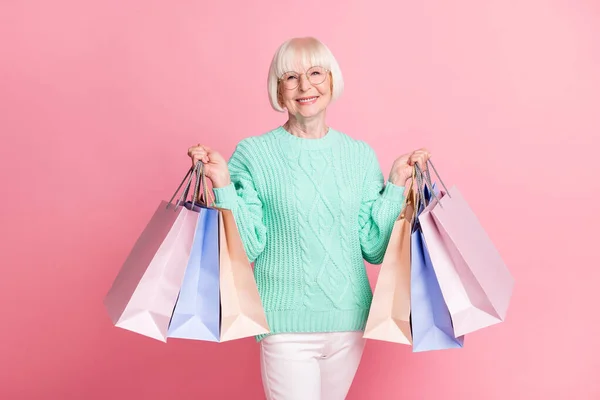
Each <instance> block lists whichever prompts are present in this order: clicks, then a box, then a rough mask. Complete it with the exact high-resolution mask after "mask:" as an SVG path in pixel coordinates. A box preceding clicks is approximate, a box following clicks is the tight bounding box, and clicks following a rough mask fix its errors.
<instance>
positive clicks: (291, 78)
mask: <svg viewBox="0 0 600 400" xmlns="http://www.w3.org/2000/svg"><path fill="white" fill-rule="evenodd" d="M281 82H282V83H283V87H284V88H286V89H290V90H291V89H295V88H296V86H298V82H299V78H298V74H297V73H295V72H286V73H285V74H283V76H282V77H281Z"/></svg>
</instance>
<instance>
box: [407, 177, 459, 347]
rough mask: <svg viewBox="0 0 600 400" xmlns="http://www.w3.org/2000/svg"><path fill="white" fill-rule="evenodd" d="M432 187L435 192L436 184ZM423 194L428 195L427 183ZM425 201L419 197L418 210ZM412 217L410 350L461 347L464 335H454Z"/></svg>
mask: <svg viewBox="0 0 600 400" xmlns="http://www.w3.org/2000/svg"><path fill="white" fill-rule="evenodd" d="M433 190H434V191H435V192H436V194H437V190H436V188H435V185H434V186H433ZM423 192H424V197H425V200H426V201H428V200H429V199H430V197H431V194H430V192H429V191H428V190H427V187H425V188H424V190H423ZM424 208H425V205H424V204H423V202H422V201H421V204H420V207H419V210H418V211H417V213H418V214H420V213H421V212H422V211H423V209H424ZM418 214H417V217H416V218H415V222H414V225H413V229H412V233H411V271H410V272H411V282H410V284H411V287H410V292H411V293H410V301H411V328H412V336H413V346H412V347H413V352H421V351H429V350H443V349H451V348H461V347H463V344H464V336H459V337H458V338H456V337H454V329H453V327H452V319H451V317H450V311H449V310H448V307H447V306H446V302H445V300H444V297H443V296H442V291H441V289H440V285H439V283H438V281H437V278H436V275H435V271H434V269H433V266H432V265H431V259H430V258H429V253H428V251H427V246H426V244H425V240H424V239H423V232H422V231H421V227H420V225H419V219H418Z"/></svg>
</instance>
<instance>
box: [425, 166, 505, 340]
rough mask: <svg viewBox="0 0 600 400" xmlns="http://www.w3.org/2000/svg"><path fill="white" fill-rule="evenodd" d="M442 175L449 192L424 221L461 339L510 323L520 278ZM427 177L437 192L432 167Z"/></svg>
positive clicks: (427, 211) (442, 194) (434, 202)
mask: <svg viewBox="0 0 600 400" xmlns="http://www.w3.org/2000/svg"><path fill="white" fill-rule="evenodd" d="M429 164H430V165H431V166H432V168H433V169H434V171H435V167H433V164H431V162H429ZM436 175H437V176H438V180H439V181H440V183H441V184H442V186H443V187H444V189H445V191H441V192H440V193H439V195H437V196H435V197H436V198H434V199H432V201H431V202H430V203H429V204H428V206H427V207H426V208H425V210H424V211H423V212H422V213H421V214H420V216H419V222H420V223H421V227H422V231H423V236H424V238H425V243H426V245H427V248H428V250H429V254H430V257H431V262H432V265H433V269H434V270H435V274H436V277H437V280H438V282H439V285H440V288H441V290H442V294H443V297H444V300H445V301H446V304H447V306H448V309H449V311H450V314H451V317H452V324H453V327H454V334H455V336H456V337H459V336H462V335H465V334H467V333H471V332H474V331H477V330H480V329H482V328H485V327H488V326H491V325H494V324H497V323H499V322H502V321H504V320H505V318H506V314H507V310H508V305H509V302H510V298H511V296H512V292H513V287H514V278H513V277H512V276H511V274H510V271H509V270H508V268H507V266H506V265H505V263H504V261H503V260H502V257H501V255H500V254H499V252H498V250H497V249H496V247H495V246H494V244H493V243H492V241H491V239H490V237H489V236H488V234H487V233H486V231H485V229H484V228H483V226H482V225H481V223H480V222H479V220H478V219H477V216H476V215H475V213H474V212H473V210H472V209H471V208H470V207H469V204H468V203H467V201H466V200H465V198H464V197H463V196H462V194H461V193H460V191H459V190H458V188H456V186H453V187H451V188H450V190H448V189H447V188H446V186H445V185H444V183H443V182H442V181H441V179H440V177H439V175H438V174H437V171H436ZM424 176H425V177H426V179H425V181H426V184H427V185H428V186H429V187H430V190H431V191H433V190H432V189H431V180H430V178H429V172H428V170H427V169H426V170H425V171H424Z"/></svg>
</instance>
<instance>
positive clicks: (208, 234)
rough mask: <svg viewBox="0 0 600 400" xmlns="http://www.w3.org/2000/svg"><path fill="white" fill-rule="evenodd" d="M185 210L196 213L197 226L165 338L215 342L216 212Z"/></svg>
mask: <svg viewBox="0 0 600 400" xmlns="http://www.w3.org/2000/svg"><path fill="white" fill-rule="evenodd" d="M185 207H186V208H187V209H190V210H193V211H196V212H197V213H198V223H197V225H196V232H195V235H194V241H193V245H192V249H191V252H190V257H189V259H188V264H187V268H186V270H185V275H184V277H183V281H182V284H181V288H180V291H179V297H178V299H177V302H176V304H175V309H174V310H173V315H172V317H171V322H170V325H169V331H168V335H167V336H168V337H172V338H181V339H195V340H204V341H211V342H218V341H219V336H220V314H221V308H220V307H221V305H220V293H219V273H220V271H219V211H218V210H216V209H213V208H208V207H205V206H199V205H198V204H197V203H196V204H194V205H193V206H192V202H189V201H188V202H186V203H185Z"/></svg>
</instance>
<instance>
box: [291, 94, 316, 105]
mask: <svg viewBox="0 0 600 400" xmlns="http://www.w3.org/2000/svg"><path fill="white" fill-rule="evenodd" d="M318 98H319V97H318V96H313V97H303V98H301V99H296V101H297V102H298V103H300V104H312V103H314V102H315V101H317V99H318Z"/></svg>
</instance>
